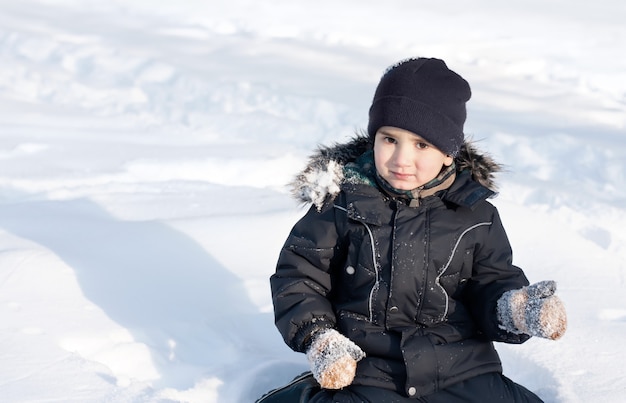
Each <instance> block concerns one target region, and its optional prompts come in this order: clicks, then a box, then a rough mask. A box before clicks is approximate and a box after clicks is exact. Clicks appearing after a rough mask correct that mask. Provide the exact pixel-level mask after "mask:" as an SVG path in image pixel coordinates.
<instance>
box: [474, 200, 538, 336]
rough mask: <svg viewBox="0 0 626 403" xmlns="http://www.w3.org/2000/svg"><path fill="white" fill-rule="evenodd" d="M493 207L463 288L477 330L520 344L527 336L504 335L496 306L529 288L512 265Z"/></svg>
mask: <svg viewBox="0 0 626 403" xmlns="http://www.w3.org/2000/svg"><path fill="white" fill-rule="evenodd" d="M492 208H493V216H492V220H491V221H492V223H491V225H490V226H489V227H488V229H487V233H486V235H485V237H484V238H483V239H482V240H481V242H479V244H478V245H477V248H476V251H475V255H474V263H473V267H472V277H471V278H470V280H469V281H468V284H467V287H466V288H465V295H464V298H465V301H466V306H468V307H469V309H470V311H471V312H472V315H473V317H474V319H475V320H476V322H477V324H478V326H479V329H480V330H481V331H482V333H483V334H484V335H485V336H486V337H487V338H488V339H489V340H492V341H500V342H505V343H523V342H525V341H526V340H528V339H529V336H527V335H519V334H513V333H510V332H507V331H505V330H503V329H501V328H500V324H499V323H498V320H497V315H496V304H497V301H498V299H499V298H500V296H501V295H502V294H503V293H504V292H506V291H509V290H515V289H519V288H522V287H524V286H526V285H528V279H527V278H526V275H525V274H524V272H523V271H522V269H520V268H519V267H517V266H514V265H513V263H512V262H513V253H512V250H511V245H510V243H509V240H508V237H507V235H506V231H505V230H504V227H503V225H502V222H501V220H500V215H499V214H498V211H497V209H496V208H495V207H493V206H492Z"/></svg>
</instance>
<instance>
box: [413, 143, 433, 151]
mask: <svg viewBox="0 0 626 403" xmlns="http://www.w3.org/2000/svg"><path fill="white" fill-rule="evenodd" d="M415 146H416V147H417V148H419V149H420V150H425V149H427V148H428V147H429V146H430V145H429V144H428V143H424V142H422V141H419V142H417V143H416V144H415Z"/></svg>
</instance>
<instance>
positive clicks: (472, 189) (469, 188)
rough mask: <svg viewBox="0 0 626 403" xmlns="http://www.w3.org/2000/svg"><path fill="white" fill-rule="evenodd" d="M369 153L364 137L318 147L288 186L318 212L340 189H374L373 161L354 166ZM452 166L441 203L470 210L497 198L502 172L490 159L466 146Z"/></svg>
mask: <svg viewBox="0 0 626 403" xmlns="http://www.w3.org/2000/svg"><path fill="white" fill-rule="evenodd" d="M371 149H372V144H371V141H370V139H369V137H367V136H366V135H357V136H356V137H354V138H352V139H351V140H350V141H348V142H346V143H341V144H334V145H331V146H320V147H319V148H318V149H317V150H316V152H315V153H314V154H313V155H312V156H311V157H310V159H309V162H308V164H307V165H306V167H305V168H304V170H303V171H302V172H300V173H299V174H298V175H297V176H296V178H295V179H294V180H293V181H292V182H291V184H290V185H291V188H292V194H293V196H294V197H295V198H296V199H297V200H298V201H300V202H301V203H303V204H308V203H313V205H315V206H316V208H317V209H318V210H320V209H321V208H322V206H323V204H324V202H325V201H328V200H333V199H334V198H335V197H336V196H337V195H338V194H339V192H340V191H341V188H342V187H345V186H347V185H366V186H370V187H376V180H375V175H372V172H375V168H374V166H373V159H372V161H371V163H370V164H369V165H368V164H364V163H363V162H357V161H358V160H359V159H361V160H363V157H364V154H366V152H368V151H370V150H371ZM454 162H455V165H456V177H457V180H456V181H454V183H453V184H452V186H450V187H449V188H448V189H447V190H445V192H444V194H443V195H442V198H443V199H444V200H446V201H449V202H451V203H455V204H457V205H461V206H469V207H471V206H473V205H474V204H475V203H476V202H477V201H479V200H484V199H486V198H488V197H492V196H494V195H495V194H496V189H497V188H496V185H495V181H494V174H495V173H497V172H499V171H500V170H501V166H500V165H499V164H498V163H497V162H495V160H493V158H492V157H491V156H490V155H488V154H486V153H483V152H480V151H479V150H478V149H477V148H476V147H475V146H474V145H473V144H472V143H469V142H465V143H464V144H463V146H462V147H461V150H460V152H459V154H458V155H457V157H455V160H454ZM355 167H357V168H356V169H355ZM439 190H441V189H437V191H439ZM435 192H436V191H435ZM435 192H433V193H435ZM421 197H422V198H423V197H424V194H422V195H421Z"/></svg>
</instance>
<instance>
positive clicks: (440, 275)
mask: <svg viewBox="0 0 626 403" xmlns="http://www.w3.org/2000/svg"><path fill="white" fill-rule="evenodd" d="M491 224H492V222H491V221H488V222H481V223H478V224H474V225H472V226H471V227H469V228H467V229H466V230H465V231H463V232H462V233H461V236H459V239H457V240H456V243H455V244H454V248H452V253H451V254H450V258H449V259H448V261H447V262H446V264H445V266H443V268H442V269H441V272H440V273H439V274H438V275H437V278H435V284H437V286H438V287H439V288H440V289H441V291H442V292H443V294H444V295H445V296H446V298H445V299H446V309H445V311H444V313H443V316H442V318H441V319H442V320H443V319H445V318H446V316H448V310H449V309H450V296H449V295H448V293H447V292H446V289H445V288H443V286H442V285H441V283H440V282H439V280H440V279H441V277H442V276H443V275H444V274H445V272H446V271H447V270H448V268H449V267H450V263H452V259H453V258H454V255H455V254H456V250H457V249H458V247H459V244H460V243H461V240H462V239H463V237H464V236H465V235H466V234H467V233H468V232H470V231H471V230H474V229H476V228H478V227H482V226H488V225H491Z"/></svg>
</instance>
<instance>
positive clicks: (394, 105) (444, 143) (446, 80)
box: [367, 58, 472, 156]
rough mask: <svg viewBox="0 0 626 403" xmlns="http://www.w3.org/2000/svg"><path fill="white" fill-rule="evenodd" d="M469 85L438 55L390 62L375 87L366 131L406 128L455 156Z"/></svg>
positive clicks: (468, 95) (462, 137)
mask: <svg viewBox="0 0 626 403" xmlns="http://www.w3.org/2000/svg"><path fill="white" fill-rule="evenodd" d="M471 95H472V92H471V90H470V86H469V84H468V83H467V81H465V80H464V79H463V77H461V76H460V75H458V74H456V73H455V72H454V71H452V70H450V69H448V66H446V63H445V62H444V61H443V60H439V59H429V58H417V59H408V60H404V61H401V62H399V63H398V64H395V65H393V66H391V67H390V68H389V69H387V71H386V72H385V74H384V75H383V77H382V78H381V79H380V83H379V84H378V87H377V88H376V93H375V94H374V100H373V102H372V106H371V107H370V113H369V115H370V116H369V125H368V128H367V131H368V133H369V135H370V137H371V138H372V139H373V138H374V136H375V135H376V132H377V131H378V129H380V128H381V127H383V126H394V127H399V128H401V129H404V130H409V131H411V132H413V133H415V134H418V135H419V136H421V137H423V138H424V140H426V141H428V142H429V143H431V144H432V145H434V146H435V147H437V148H438V149H439V150H441V151H442V152H444V153H445V154H448V155H452V156H456V154H457V153H458V152H459V149H460V148H461V145H462V144H463V141H464V135H463V124H464V123H465V118H466V116H467V113H466V109H465V103H466V102H467V101H468V100H469V99H470V97H471Z"/></svg>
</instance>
